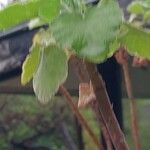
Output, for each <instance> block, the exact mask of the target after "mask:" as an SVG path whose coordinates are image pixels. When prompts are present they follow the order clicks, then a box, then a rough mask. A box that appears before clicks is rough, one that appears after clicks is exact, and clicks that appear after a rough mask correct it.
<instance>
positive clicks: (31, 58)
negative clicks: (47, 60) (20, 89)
mask: <svg viewBox="0 0 150 150" xmlns="http://www.w3.org/2000/svg"><path fill="white" fill-rule="evenodd" d="M39 59H40V45H38V44H36V45H33V46H32V47H31V49H30V54H29V55H28V56H27V57H26V60H25V61H24V63H23V67H22V75H21V83H22V84H23V85H25V84H27V83H28V82H29V81H30V80H31V79H32V77H33V75H34V73H35V72H36V70H37V68H38V65H39Z"/></svg>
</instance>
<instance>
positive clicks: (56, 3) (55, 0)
mask: <svg viewBox="0 0 150 150" xmlns="http://www.w3.org/2000/svg"><path fill="white" fill-rule="evenodd" d="M59 11H60V0H44V1H43V5H41V7H40V9H39V16H40V17H41V18H42V19H43V20H45V21H46V22H50V21H51V20H52V19H53V18H54V17H55V16H57V14H58V12H59Z"/></svg>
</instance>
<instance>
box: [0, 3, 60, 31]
mask: <svg viewBox="0 0 150 150" xmlns="http://www.w3.org/2000/svg"><path fill="white" fill-rule="evenodd" d="M59 1H60V0H53V1H52V0H44V1H43V0H31V1H27V2H24V3H23V2H16V3H13V4H12V5H9V6H8V7H6V8H5V9H3V10H1V11H0V29H7V28H9V27H12V26H15V25H17V24H19V23H22V22H25V21H29V20H30V19H33V18H36V17H39V15H40V17H42V18H44V19H45V18H46V19H47V20H48V21H49V22H50V21H51V20H52V19H54V17H55V16H56V15H57V14H59V10H58V9H59ZM48 3H49V4H48ZM45 5H47V6H48V7H49V8H50V9H49V10H48V9H47V8H46V9H45V10H44V8H45Z"/></svg>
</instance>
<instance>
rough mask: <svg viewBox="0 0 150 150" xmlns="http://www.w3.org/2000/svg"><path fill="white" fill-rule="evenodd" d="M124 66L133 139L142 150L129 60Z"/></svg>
mask: <svg viewBox="0 0 150 150" xmlns="http://www.w3.org/2000/svg"><path fill="white" fill-rule="evenodd" d="M122 67H123V73H124V78H125V84H126V90H127V94H128V98H129V100H130V113H131V125H132V136H133V140H134V144H135V149H136V150H141V144H140V135H139V127H138V119H137V108H136V101H135V99H134V96H133V90H132V84H131V78H130V73H129V67H128V63H127V61H125V62H124V63H123V65H122Z"/></svg>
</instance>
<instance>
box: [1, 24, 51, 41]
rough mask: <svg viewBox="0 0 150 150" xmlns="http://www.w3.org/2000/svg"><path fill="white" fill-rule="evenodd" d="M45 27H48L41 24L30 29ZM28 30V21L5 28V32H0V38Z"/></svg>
mask: <svg viewBox="0 0 150 150" xmlns="http://www.w3.org/2000/svg"><path fill="white" fill-rule="evenodd" d="M47 27H48V25H46V24H45V25H42V26H38V27H36V28H34V29H32V30H37V29H40V28H47ZM29 30H30V29H29V26H28V23H24V24H21V25H18V26H16V27H14V28H12V29H9V30H7V31H6V32H0V40H4V39H6V38H9V37H10V36H13V35H15V34H18V33H21V32H25V31H29Z"/></svg>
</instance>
